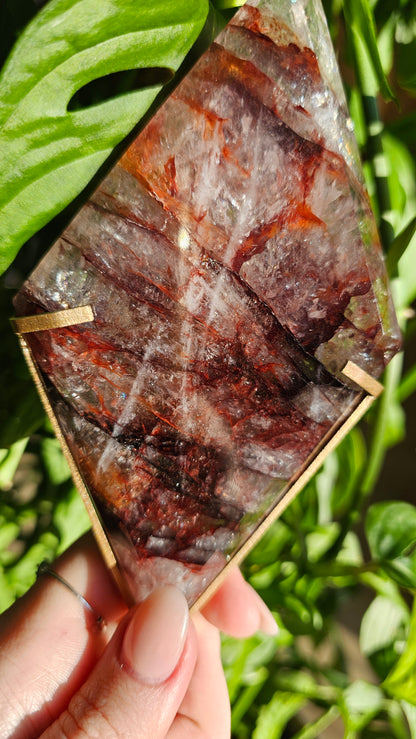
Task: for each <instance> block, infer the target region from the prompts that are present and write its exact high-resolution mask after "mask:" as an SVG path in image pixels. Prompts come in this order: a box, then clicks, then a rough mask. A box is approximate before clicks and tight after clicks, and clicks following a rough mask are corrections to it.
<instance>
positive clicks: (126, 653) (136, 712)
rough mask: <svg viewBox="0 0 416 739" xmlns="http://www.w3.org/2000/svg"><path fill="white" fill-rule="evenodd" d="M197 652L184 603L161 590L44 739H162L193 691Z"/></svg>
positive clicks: (133, 617) (127, 622) (123, 629)
mask: <svg viewBox="0 0 416 739" xmlns="http://www.w3.org/2000/svg"><path fill="white" fill-rule="evenodd" d="M196 652H197V647H196V638H195V635H194V632H193V627H192V626H191V627H190V626H189V612H188V606H187V603H186V600H185V597H184V596H183V594H182V593H181V592H180V591H179V590H177V589H176V588H174V587H171V586H169V587H164V588H159V589H158V590H156V591H154V592H153V593H152V594H151V595H150V596H149V597H148V599H147V600H146V601H145V602H144V603H142V604H141V605H139V606H137V607H134V608H133V609H132V610H131V611H130V612H129V614H128V615H127V616H126V617H125V619H123V621H122V622H121V624H120V625H119V627H118V629H117V631H116V632H115V634H114V636H113V638H112V639H111V641H110V643H109V644H108V646H107V648H106V649H105V651H104V652H103V654H102V656H101V658H100V660H99V661H98V663H97V664H96V666H95V668H94V670H93V671H92V673H91V674H90V676H89V677H88V679H87V681H86V682H85V683H84V684H83V685H82V686H81V688H80V689H79V690H78V691H77V693H75V695H74V696H73V697H72V699H71V701H70V703H69V705H68V708H67V709H66V710H65V711H64V712H63V713H62V714H61V716H60V717H59V718H58V719H57V720H56V721H55V722H54V723H53V724H52V726H50V727H49V729H47V730H46V731H45V733H44V734H43V735H42V736H43V739H58V737H59V739H63V738H64V737H74V736H80V737H81V736H82V737H92V736H94V737H95V736H101V737H106V739H107V737H108V739H110V737H111V739H112V738H113V737H114V738H116V737H123V739H128V737H137V736H140V737H142V738H143V739H147V738H148V737H149V739H150V737H151V738H152V739H159V738H160V739H162V737H165V736H166V734H167V732H168V730H169V728H170V726H171V724H172V722H173V721H174V718H175V716H176V713H177V711H178V709H179V706H180V704H181V702H182V700H183V697H184V695H185V693H186V690H187V688H188V684H189V682H190V679H191V677H192V672H193V669H194V665H195V659H196Z"/></svg>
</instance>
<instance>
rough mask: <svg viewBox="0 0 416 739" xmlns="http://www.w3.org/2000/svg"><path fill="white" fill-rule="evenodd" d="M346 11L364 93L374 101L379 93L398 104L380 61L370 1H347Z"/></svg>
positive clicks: (348, 28)
mask: <svg viewBox="0 0 416 739" xmlns="http://www.w3.org/2000/svg"><path fill="white" fill-rule="evenodd" d="M343 7H344V13H345V18H346V21H347V25H346V28H347V33H348V34H349V35H350V39H351V44H352V47H353V49H354V56H355V62H356V68H357V74H358V77H359V81H360V87H361V91H362V93H363V94H364V95H367V96H369V97H375V96H376V95H377V93H378V92H379V91H380V92H381V94H382V95H383V97H384V98H385V99H386V100H395V99H396V98H395V95H394V93H393V91H392V89H391V87H390V84H389V82H388V80H387V77H386V75H385V73H384V69H383V64H382V62H381V59H380V54H379V50H378V47H377V38H376V32H375V25H374V18H373V13H372V11H371V7H370V4H369V2H368V0H348V2H345V3H344V6H343Z"/></svg>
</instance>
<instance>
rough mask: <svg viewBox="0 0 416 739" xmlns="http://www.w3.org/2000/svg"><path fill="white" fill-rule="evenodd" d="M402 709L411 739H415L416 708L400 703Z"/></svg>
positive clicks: (409, 704)
mask: <svg viewBox="0 0 416 739" xmlns="http://www.w3.org/2000/svg"><path fill="white" fill-rule="evenodd" d="M402 708H403V712H404V714H405V716H406V718H407V723H408V724H409V729H410V736H411V739H416V706H412V705H411V703H407V701H402Z"/></svg>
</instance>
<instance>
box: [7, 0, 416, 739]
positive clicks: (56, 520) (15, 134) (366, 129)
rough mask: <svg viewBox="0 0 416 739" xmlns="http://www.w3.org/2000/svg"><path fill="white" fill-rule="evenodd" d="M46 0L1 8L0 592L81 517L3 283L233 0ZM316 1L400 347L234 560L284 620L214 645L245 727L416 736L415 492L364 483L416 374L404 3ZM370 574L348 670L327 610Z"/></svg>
mask: <svg viewBox="0 0 416 739" xmlns="http://www.w3.org/2000/svg"><path fill="white" fill-rule="evenodd" d="M40 4H42V3H41V2H38V3H36V2H35V0H5V1H4V2H3V4H2V5H1V6H0V28H1V29H2V31H1V32H0V34H1V50H0V56H1V62H2V63H3V69H2V71H1V74H0V124H1V127H0V265H1V268H2V270H3V272H4V275H3V278H2V281H1V285H0V300H1V317H0V321H1V323H0V331H1V341H0V354H1V356H0V373H1V383H0V388H1V398H0V489H1V491H2V493H1V499H0V610H3V609H5V608H7V607H8V606H9V605H10V604H11V603H12V602H13V601H14V599H15V598H16V597H19V596H20V595H21V594H23V593H24V592H25V591H26V589H27V588H28V587H30V585H31V584H32V582H33V581H34V578H35V574H36V568H37V566H38V564H39V563H40V562H41V561H42V560H43V559H53V558H54V557H56V556H57V555H58V554H59V553H60V552H62V551H64V550H65V549H66V548H67V547H68V546H69V545H70V544H71V543H72V542H73V541H74V540H75V539H77V538H78V537H79V536H80V534H81V533H83V532H84V531H85V530H86V529H87V528H88V526H89V524H88V520H87V516H86V514H85V511H84V509H83V506H82V504H81V502H80V499H79V497H78V495H77V493H76V491H75V489H74V487H73V484H72V482H71V479H70V474H69V470H68V468H67V466H66V463H65V461H64V459H63V457H62V454H61V451H60V448H59V445H58V443H57V441H56V440H55V438H54V437H53V433H52V430H51V428H50V427H49V424H48V422H47V421H46V420H45V417H44V414H43V412H42V409H41V407H40V404H39V401H38V399H37V396H36V393H35V391H34V389H33V387H32V383H31V380H30V378H29V377H28V373H27V370H26V368H25V365H24V362H23V360H22V358H21V356H20V352H19V350H18V347H17V343H16V340H15V338H14V336H13V334H12V332H11V329H10V326H9V321H8V317H9V316H10V315H12V313H13V310H12V306H11V297H12V295H13V294H14V292H15V290H16V288H17V287H18V286H19V284H20V283H21V281H22V280H23V279H24V278H25V276H26V275H27V274H28V272H29V271H30V269H31V268H32V266H33V265H34V263H35V262H36V260H37V259H38V258H39V256H40V255H41V253H42V251H43V250H45V249H46V248H47V247H48V246H49V244H50V243H51V242H52V241H53V239H54V238H55V237H56V236H57V234H58V233H59V231H60V230H61V229H62V227H63V225H64V224H65V222H66V221H67V220H68V218H70V216H71V214H72V213H73V212H74V211H75V210H76V208H77V206H78V197H79V196H80V193H81V192H82V190H83V189H84V188H85V187H87V186H88V183H89V182H90V180H91V178H93V177H94V176H95V174H96V172H97V171H98V172H99V171H100V168H101V167H102V165H103V164H104V162H105V161H106V160H107V159H108V157H111V156H113V157H114V156H116V154H117V146H118V144H119V143H120V141H122V139H123V138H124V137H125V136H126V135H128V134H129V132H130V131H131V130H132V129H133V128H134V126H135V125H136V123H137V121H138V120H139V119H140V118H141V117H142V116H146V115H149V114H150V112H149V111H151V108H152V105H153V104H154V101H155V100H156V102H157V99H158V97H159V96H160V95H161V94H162V95H163V94H164V92H163V89H162V88H163V86H164V84H165V83H166V82H167V81H169V80H170V78H171V76H172V74H173V72H174V71H176V70H177V69H178V67H180V65H181V64H182V61H183V60H184V58H185V57H186V55H187V54H188V52H189V50H190V49H191V47H192V45H193V44H195V45H194V46H193V51H192V52H191V56H188V57H187V58H186V61H185V68H186V66H187V65H188V66H189V64H190V63H191V61H192V58H196V56H197V55H198V54H199V53H201V51H202V50H203V48H205V46H206V45H207V44H208V43H209V41H210V40H211V39H212V38H213V37H214V35H215V33H216V32H217V31H218V30H219V28H220V27H221V25H223V24H224V23H225V21H226V20H227V19H228V18H229V17H230V15H231V14H232V12H233V8H234V6H236V5H238V4H242V3H239V2H238V0H236V1H234V0H216V2H213V3H211V4H210V3H209V2H208V0H192V2H189V1H188V0H187V2H186V3H185V2H179V1H178V0H174V1H173V0H153V2H152V3H148V2H145V1H144V0H100V1H99V2H97V0H77V1H75V0H49V2H48V3H46V4H45V7H43V8H42V9H41V10H39V9H38V7H37V5H40ZM325 11H326V13H327V17H328V22H329V26H330V29H331V33H332V36H333V39H334V43H335V47H336V49H337V51H338V54H339V60H340V64H341V69H342V72H343V76H344V80H345V84H346V91H347V96H348V99H349V104H350V110H351V114H352V117H353V119H354V123H355V128H356V133H357V138H358V141H359V144H360V147H361V149H362V154H363V160H364V166H365V174H366V178H367V183H368V188H369V192H370V195H371V197H372V201H373V205H374V210H375V213H376V216H377V218H378V221H379V226H380V232H381V235H382V239H383V242H384V246H385V249H386V256H387V264H388V268H389V272H390V276H391V279H392V284H393V289H394V295H395V301H396V307H397V311H398V316H399V321H400V324H401V327H402V330H403V336H404V351H403V352H402V353H401V354H400V355H399V356H397V357H396V358H395V359H394V360H393V362H392V363H391V364H390V366H389V367H388V369H387V371H386V373H385V376H384V378H383V382H384V385H385V392H384V393H383V396H382V397H381V399H380V401H378V403H377V405H376V406H375V407H374V408H373V409H372V411H371V413H370V414H368V416H367V418H366V419H365V421H364V423H363V424H362V425H361V426H360V427H359V428H356V429H354V430H353V431H352V432H351V433H350V435H349V436H348V437H347V438H346V439H345V441H344V442H343V443H342V445H341V446H340V447H339V448H338V449H337V451H336V452H334V453H333V454H332V455H331V456H330V457H329V458H328V460H327V461H326V463H325V465H324V467H323V469H322V470H321V471H320V472H319V473H318V475H317V476H316V477H315V479H314V480H313V481H312V482H311V483H310V484H309V485H308V487H307V488H306V489H305V490H304V491H303V493H302V494H301V495H300V496H299V497H298V498H297V500H295V502H294V503H293V504H292V505H291V507H290V508H289V509H288V510H287V511H286V513H285V514H284V516H283V517H282V519H281V520H279V521H278V522H277V523H276V524H275V525H274V526H273V528H272V529H271V530H270V531H269V532H268V534H267V535H266V536H265V537H264V539H263V540H262V542H261V543H260V544H259V545H258V547H257V548H256V549H255V550H254V551H253V552H252V553H251V554H250V556H249V557H248V559H247V561H246V562H245V565H244V571H245V575H246V577H247V578H248V579H249V581H250V582H251V583H252V584H253V585H254V586H255V587H256V588H257V590H258V592H259V593H260V594H261V595H262V597H263V598H264V599H265V601H266V602H267V603H268V604H269V606H270V608H271V609H272V610H273V612H274V613H275V614H276V619H277V620H278V622H279V625H280V632H279V635H278V636H277V637H275V638H272V637H262V636H256V637H253V638H252V639H248V640H244V641H235V640H233V639H230V638H224V640H223V663H224V667H225V671H226V675H227V679H228V685H229V691H230V697H231V701H232V705H233V736H234V737H236V738H238V739H244V738H245V737H254V739H278V738H279V737H292V738H295V739H313V737H322V738H325V737H326V738H327V739H332V738H333V739H336V738H337V737H345V739H355V737H357V738H358V737H362V738H363V739H370V738H375V737H379V739H393V738H396V737H397V739H409V737H410V738H411V739H416V606H415V602H414V594H415V590H416V507H415V506H414V505H413V502H412V501H405V500H400V497H401V496H400V490H394V491H392V493H391V495H392V497H394V500H392V501H389V500H388V497H389V495H388V492H389V491H383V495H382V498H383V500H379V501H377V500H376V499H375V498H374V490H375V488H376V485H377V483H378V481H379V478H380V473H381V470H382V468H383V464H384V462H385V457H386V454H387V463H388V459H389V457H388V451H389V449H391V448H392V447H394V446H396V445H398V444H400V443H402V442H403V440H404V438H405V435H406V425H407V420H406V415H405V411H404V408H403V404H404V403H405V402H406V401H407V400H408V398H409V397H410V396H411V395H412V394H413V393H414V391H415V389H416V364H414V357H415V355H416V352H415V327H416V321H415V317H414V312H413V308H414V303H415V298H416V237H415V233H416V178H415V152H416V107H415V105H414V95H415V92H416V53H415V52H416V3H415V2H414V0H371V2H370V0H326V2H325ZM123 72H124V73H123ZM107 75H110V76H109V77H108V76H107ZM103 76H106V77H105V80H104V82H103V83H96V84H93V85H91V83H92V82H93V81H94V80H96V79H98V78H103ZM166 89H168V87H167V88H166ZM161 91H162V92H161ZM380 111H381V113H380ZM114 151H115V153H114ZM81 197H82V196H81ZM412 357H413V363H412ZM378 489H379V490H380V483H379V484H378ZM386 498H387V500H386ZM363 588H364V589H365V592H366V598H367V600H366V602H367V607H366V610H365V612H364V613H363V616H362V619H361V627H360V632H359V635H358V639H359V647H360V665H361V669H362V674H361V675H360V676H359V677H358V678H357V677H356V675H353V674H352V672H351V669H350V656H351V655H350V650H349V649H348V643H346V639H345V632H343V630H342V628H341V626H340V624H339V622H338V620H337V614H338V613H339V609H340V606H343V608H344V610H345V609H346V608H348V604H349V603H350V604H353V603H354V602H355V601H354V600H353V599H354V597H355V594H356V593H357V591H359V592H361V590H362V589H363ZM351 607H353V605H351Z"/></svg>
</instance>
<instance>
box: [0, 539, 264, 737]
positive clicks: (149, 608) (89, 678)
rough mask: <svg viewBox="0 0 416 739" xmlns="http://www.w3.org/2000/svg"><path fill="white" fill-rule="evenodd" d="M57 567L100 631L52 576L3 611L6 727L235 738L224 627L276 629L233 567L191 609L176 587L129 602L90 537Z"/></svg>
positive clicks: (0, 722) (25, 732) (1, 678)
mask: <svg viewBox="0 0 416 739" xmlns="http://www.w3.org/2000/svg"><path fill="white" fill-rule="evenodd" d="M54 570H55V571H56V572H57V573H59V574H60V575H61V576H62V577H63V578H65V580H67V581H68V582H70V583H71V585H72V586H73V587H74V588H75V589H76V590H77V591H78V592H79V593H81V594H82V595H83V596H84V597H85V598H86V600H87V601H88V602H89V603H91V604H93V605H94V608H95V610H96V611H97V612H98V613H100V614H102V615H103V617H104V618H105V621H106V623H107V627H106V628H105V629H104V630H102V631H99V630H98V629H97V628H96V627H95V626H94V622H92V621H91V614H89V613H88V612H86V611H85V609H83V608H82V606H81V604H80V603H79V602H78V601H77V599H76V598H75V597H74V595H73V594H72V593H70V592H69V591H68V590H67V589H66V588H64V587H63V586H62V585H61V584H60V583H59V582H57V581H56V580H55V579H53V578H48V577H42V578H40V579H39V580H38V582H37V583H36V585H35V586H34V587H33V588H32V589H31V590H30V591H29V593H28V594H27V595H26V596H24V597H23V598H21V600H20V601H19V602H18V603H17V604H15V606H13V607H12V608H11V609H9V611H7V612H6V613H5V614H4V615H3V616H2V617H1V618H0V717H1V718H0V736H1V737H13V739H29V738H32V737H38V736H40V735H43V737H44V739H55V738H56V739H58V738H59V739H65V737H83V738H84V739H87V738H88V737H96V736H99V737H100V739H107V737H108V738H109V739H110V738H111V739H113V737H114V738H116V737H123V739H128V738H129V737H140V738H143V739H147V738H148V737H149V738H150V737H151V738H152V739H162V738H164V737H169V739H174V738H175V737H177V738H178V739H179V738H180V739H188V738H189V739H194V738H195V739H196V738H197V737H198V738H202V737H210V738H212V737H216V739H221V738H222V737H229V735H230V709H229V702H228V694H227V688H226V684H225V679H224V675H223V671H222V667H221V660H220V649H219V631H218V630H219V629H222V630H223V631H226V632H228V633H229V634H232V635H233V636H237V637H243V636H248V635H250V634H252V633H254V632H255V631H257V630H259V629H261V630H263V631H265V632H268V633H273V631H274V630H275V629H276V625H275V622H274V620H273V617H272V616H271V614H270V612H269V611H268V609H267V608H266V606H265V605H264V603H263V602H262V601H261V599H260V598H259V596H258V595H257V594H256V593H255V592H254V590H253V589H252V588H251V587H250V586H249V585H248V584H247V583H245V581H244V580H243V578H242V576H241V575H240V573H239V571H238V570H237V569H236V570H234V571H233V572H231V573H230V575H229V577H228V578H227V580H226V582H225V583H224V585H223V586H222V587H221V588H220V589H219V590H218V591H217V593H216V594H215V595H214V597H213V598H212V599H211V601H210V602H209V603H208V605H207V606H206V607H205V608H204V609H203V614H196V615H194V616H192V617H191V618H189V616H188V608H187V605H186V601H185V598H184V597H183V595H182V594H181V593H180V592H179V591H178V590H176V589H175V588H172V587H168V588H161V589H159V590H158V591H156V592H155V593H153V594H152V595H151V596H150V597H149V598H148V599H147V600H146V601H145V602H144V603H143V604H141V605H140V606H135V607H134V608H132V609H130V611H128V610H127V608H126V605H125V604H124V602H123V600H122V599H121V596H120V594H119V593H118V591H117V590H116V588H115V586H114V584H113V582H112V579H111V577H110V576H109V574H108V572H107V570H106V568H105V566H104V564H103V562H102V559H101V557H100V555H99V553H98V551H97V549H96V546H95V544H94V542H93V541H92V539H91V538H90V537H85V538H84V539H83V540H81V542H79V543H78V544H77V545H75V546H74V547H72V548H71V549H70V550H69V551H68V552H67V553H66V554H65V555H64V556H63V557H61V558H60V559H59V560H58V561H57V562H56V563H55V565H54ZM42 732H44V733H43V734H42Z"/></svg>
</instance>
